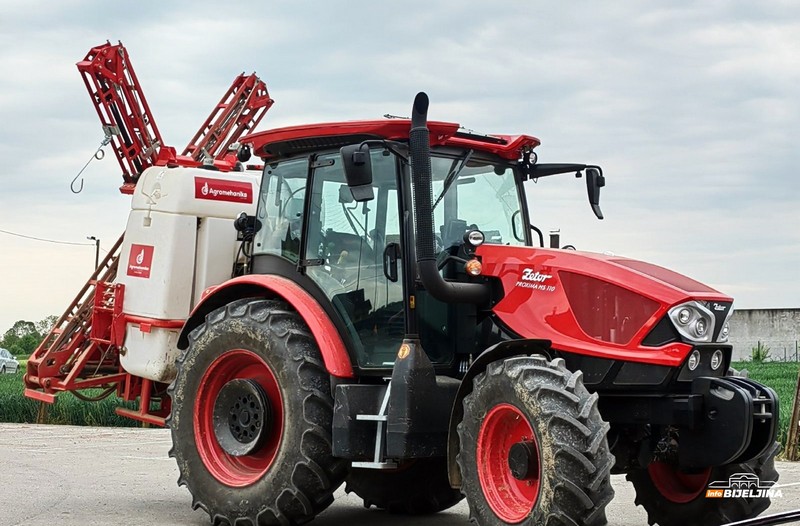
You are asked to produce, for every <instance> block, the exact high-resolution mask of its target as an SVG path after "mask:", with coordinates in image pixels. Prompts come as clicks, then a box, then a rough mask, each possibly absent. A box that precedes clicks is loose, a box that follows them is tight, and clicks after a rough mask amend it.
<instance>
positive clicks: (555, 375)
mask: <svg viewBox="0 0 800 526" xmlns="http://www.w3.org/2000/svg"><path fill="white" fill-rule="evenodd" d="M597 398H598V397H597V395H596V394H589V392H588V391H587V390H586V388H585V387H584V386H583V381H582V374H581V373H580V372H576V373H573V372H570V371H568V370H567V369H566V367H565V366H564V361H563V360H561V359H558V360H553V361H552V362H548V361H547V360H546V359H544V358H542V357H538V356H533V357H528V356H523V357H515V358H509V359H507V360H504V361H498V362H494V363H491V364H489V366H488V368H487V369H486V372H485V373H481V374H479V375H478V376H476V377H475V380H474V389H473V391H472V393H470V394H469V395H467V397H466V398H465V399H464V419H463V421H462V422H461V423H460V424H459V426H458V434H459V438H460V440H461V450H460V453H459V455H458V464H459V467H460V468H461V474H462V479H463V483H462V484H463V485H462V488H461V489H462V492H463V493H464V494H465V495H466V497H467V502H468V503H469V508H470V517H471V519H472V520H473V521H474V522H476V523H477V524H478V525H481V526H488V525H496V524H504V523H507V524H523V525H526V526H533V525H537V526H538V525H546V526H566V525H570V526H574V525H581V526H598V525H601V524H605V523H606V517H605V507H606V505H607V504H608V503H609V502H610V501H611V499H612V498H613V496H614V490H613V489H612V487H611V481H610V472H611V467H612V466H613V465H614V457H613V455H612V454H611V453H610V451H609V448H608V441H607V439H606V433H607V432H608V428H609V426H608V424H607V423H605V422H603V420H602V418H601V416H600V412H599V411H598V409H597ZM512 466H513V468H512Z"/></svg>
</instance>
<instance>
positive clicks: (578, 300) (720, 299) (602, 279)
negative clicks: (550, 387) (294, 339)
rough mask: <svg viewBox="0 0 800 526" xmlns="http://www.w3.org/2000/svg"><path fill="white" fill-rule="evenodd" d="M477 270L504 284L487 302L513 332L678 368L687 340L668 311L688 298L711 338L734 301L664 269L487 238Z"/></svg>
mask: <svg viewBox="0 0 800 526" xmlns="http://www.w3.org/2000/svg"><path fill="white" fill-rule="evenodd" d="M477 255H478V256H479V257H480V259H481V262H482V264H483V270H482V275H484V276H492V277H495V278H497V279H498V280H499V281H500V283H501V284H502V289H503V293H502V299H500V300H499V301H498V302H497V303H495V304H494V305H493V307H492V310H493V312H494V314H495V315H496V316H497V318H499V320H500V321H501V322H502V323H503V325H505V326H506V327H507V328H508V329H510V330H511V331H512V332H514V333H516V335H517V336H519V337H522V338H543V339H548V340H551V341H552V342H553V347H554V348H557V349H561V350H564V351H570V352H576V353H579V354H586V355H592V356H598V357H600V356H606V355H609V353H618V352H619V350H621V349H624V350H625V351H626V355H627V356H628V357H629V359H631V360H633V361H641V362H647V363H655V364H661V365H670V366H676V365H678V364H680V363H681V362H682V361H683V359H684V358H685V356H686V354H687V353H688V352H689V351H690V350H691V348H692V344H693V343H701V342H693V341H691V340H689V339H687V338H686V337H683V336H681V334H680V331H679V330H677V329H676V328H675V323H674V322H673V321H672V320H671V319H670V317H669V315H668V313H669V312H670V309H672V308H673V307H676V306H678V305H682V304H684V303H691V302H694V304H695V305H699V308H700V309H701V310H702V311H703V312H707V313H709V319H708V321H709V323H708V326H707V330H708V331H709V333H710V334H709V335H708V336H707V338H708V340H707V341H706V343H713V342H717V341H718V340H719V339H721V338H720V333H721V331H722V327H723V326H724V325H725V323H726V321H727V317H728V315H729V314H730V311H731V308H732V304H733V300H732V298H730V297H729V296H726V295H724V294H721V293H720V292H718V291H716V290H714V289H712V288H711V287H709V286H707V285H704V284H702V283H699V282H697V281H695V280H693V279H691V278H688V277H686V276H683V275H681V274H678V273H676V272H673V271H671V270H667V269H665V268H662V267H659V266H657V265H653V264H650V263H645V262H643V261H637V260H633V259H627V258H622V257H618V256H607V255H602V254H594V253H588V252H578V251H573V250H558V249H544V248H530V247H513V246H501V245H490V244H486V245H483V246H480V247H479V248H478V250H477Z"/></svg>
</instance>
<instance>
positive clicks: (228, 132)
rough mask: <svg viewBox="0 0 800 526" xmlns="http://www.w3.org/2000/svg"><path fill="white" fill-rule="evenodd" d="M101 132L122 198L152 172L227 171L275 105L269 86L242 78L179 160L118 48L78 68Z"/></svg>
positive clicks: (101, 51) (98, 50)
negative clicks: (118, 173) (118, 172)
mask: <svg viewBox="0 0 800 526" xmlns="http://www.w3.org/2000/svg"><path fill="white" fill-rule="evenodd" d="M77 66H78V71H80V72H81V76H82V77H83V81H84V83H85V84H86V88H87V89H88V90H89V95H90V96H91V98H92V103H93V104H94V107H95V110H97V115H98V116H99V117H100V122H101V124H102V125H103V132H104V133H105V135H106V138H107V139H108V140H109V141H110V142H111V144H112V146H113V149H114V155H115V156H116V157H117V161H118V162H119V165H120V168H122V179H123V180H124V184H123V185H122V187H121V188H120V190H121V191H122V192H123V193H126V194H131V193H133V188H134V186H135V185H136V181H137V180H138V179H139V175H140V174H141V173H142V172H143V171H144V170H145V169H147V168H149V167H151V166H165V165H167V164H168V163H169V164H171V165H178V166H199V165H200V164H203V163H208V164H214V165H215V166H216V167H217V168H219V169H221V170H231V169H232V168H233V167H234V165H235V163H236V154H235V152H233V151H231V147H232V146H233V145H234V144H235V143H236V141H238V140H239V138H240V137H241V136H242V135H243V134H244V133H245V132H248V131H252V130H253V128H255V127H256V126H257V125H258V123H259V122H260V121H261V119H262V118H263V117H264V114H265V113H266V112H267V110H269V108H270V107H271V106H272V104H273V102H274V101H273V100H272V99H271V98H270V97H269V93H268V92H267V86H266V85H265V84H264V82H262V81H261V80H260V79H259V78H258V77H257V76H256V75H255V73H253V74H251V75H247V76H245V75H244V74H241V75H239V76H237V77H236V78H235V79H234V80H233V84H232V85H231V87H230V88H228V91H226V92H225V95H223V97H222V99H220V101H219V103H217V105H216V106H215V107H214V109H213V110H212V111H211V114H210V115H209V116H208V118H207V119H206V121H205V122H204V123H203V125H202V126H201V127H200V129H199V130H198V132H197V133H196V134H195V136H194V137H193V138H192V140H191V142H190V143H189V145H188V146H186V148H185V149H184V151H183V154H182V155H177V154H176V153H175V148H173V147H171V146H166V145H164V140H163V139H162V138H161V133H160V132H159V131H158V127H157V126H156V123H155V120H153V117H152V113H151V112H150V107H149V106H148V104H147V100H146V99H145V97H144V93H143V92H142V87H141V85H140V84H139V79H137V78H136V73H135V72H134V71H133V66H132V65H131V62H130V58H129V56H128V52H127V50H126V49H125V46H123V45H122V42H120V43H119V44H116V45H112V44H111V43H110V42H106V43H105V44H103V45H101V46H97V47H94V48H92V49H91V50H90V51H89V53H88V54H87V55H86V57H85V58H84V59H83V60H82V61H80V62H78V64H77Z"/></svg>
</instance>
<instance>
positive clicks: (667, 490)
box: [647, 462, 711, 504]
mask: <svg viewBox="0 0 800 526" xmlns="http://www.w3.org/2000/svg"><path fill="white" fill-rule="evenodd" d="M647 472H648V473H649V474H650V480H652V481H653V485H654V486H655V487H656V489H657V490H658V492H659V493H661V495H662V496H663V497H664V498H665V499H667V500H668V501H670V502H674V503H676V504H686V503H687V502H691V501H693V500H694V499H696V498H697V497H699V496H700V495H701V494H702V493H703V490H705V489H706V488H707V487H708V481H709V479H710V478H711V468H706V469H705V470H703V471H700V472H698V473H684V472H683V471H681V470H680V469H678V468H677V467H676V466H674V465H672V464H667V463H666V462H651V463H650V464H649V465H648V466H647Z"/></svg>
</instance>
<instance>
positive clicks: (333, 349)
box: [178, 275, 355, 378]
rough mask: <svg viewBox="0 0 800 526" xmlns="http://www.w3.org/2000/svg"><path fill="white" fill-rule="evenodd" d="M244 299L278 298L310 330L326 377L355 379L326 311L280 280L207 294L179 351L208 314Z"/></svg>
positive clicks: (248, 279)
mask: <svg viewBox="0 0 800 526" xmlns="http://www.w3.org/2000/svg"><path fill="white" fill-rule="evenodd" d="M243 298H254V299H256V298H280V299H282V300H284V301H286V302H287V303H288V304H289V305H291V306H292V308H294V310H295V311H297V313H298V314H300V316H301V317H302V318H303V321H304V322H305V323H306V325H307V326H308V328H309V330H311V334H312V335H313V336H314V339H315V340H316V341H317V345H318V346H319V350H320V353H321V354H322V360H323V361H324V363H325V368H326V369H327V371H328V373H329V374H331V375H332V376H336V377H339V378H353V377H354V376H355V375H354V374H353V365H352V363H351V362H350V356H349V355H348V354H347V347H345V344H344V342H343V341H342V338H341V336H339V332H338V331H337V330H336V327H335V326H334V324H333V322H332V321H331V320H330V318H329V317H328V315H327V314H326V313H325V310H324V309H323V308H322V306H320V304H319V303H318V302H317V300H315V299H314V298H313V297H312V296H311V295H310V294H309V293H308V292H306V291H305V290H304V289H303V288H302V287H300V285H298V284H297V283H295V282H293V281H291V280H289V279H286V278H283V277H280V276H270V275H249V276H239V277H237V278H234V279H231V280H228V281H226V282H225V283H223V284H221V285H219V286H218V287H215V288H213V289H209V290H208V291H206V292H205V293H204V295H203V299H202V300H201V301H200V303H198V304H197V305H196V306H195V308H194V310H193V311H192V313H191V314H190V315H189V319H187V320H186V323H185V324H184V326H183V329H182V330H181V334H180V336H179V338H178V348H180V349H185V348H186V347H188V346H189V333H190V332H192V331H193V330H194V329H195V328H197V327H198V326H199V325H200V324H201V323H203V321H204V320H205V319H206V316H207V315H208V314H210V313H211V312H213V311H214V310H216V309H218V308H220V307H222V306H224V305H227V304H228V303H230V302H232V301H235V300H239V299H243Z"/></svg>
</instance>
